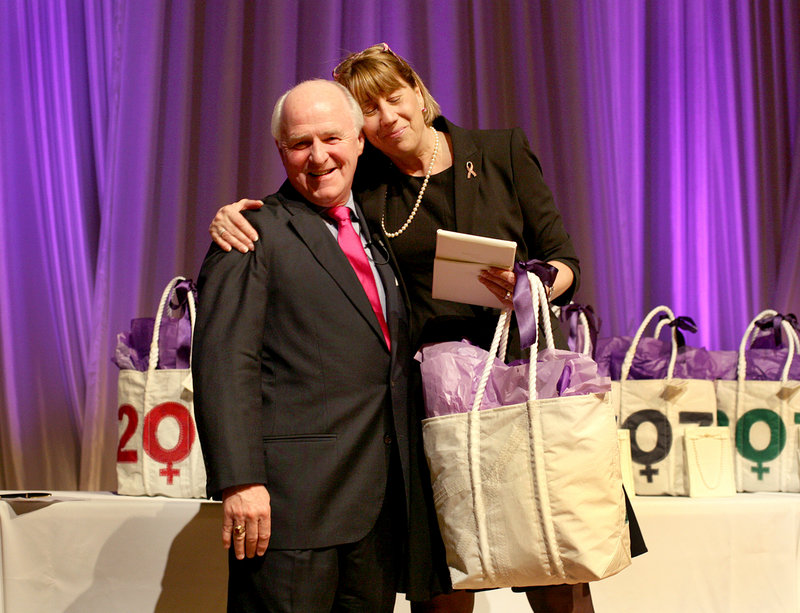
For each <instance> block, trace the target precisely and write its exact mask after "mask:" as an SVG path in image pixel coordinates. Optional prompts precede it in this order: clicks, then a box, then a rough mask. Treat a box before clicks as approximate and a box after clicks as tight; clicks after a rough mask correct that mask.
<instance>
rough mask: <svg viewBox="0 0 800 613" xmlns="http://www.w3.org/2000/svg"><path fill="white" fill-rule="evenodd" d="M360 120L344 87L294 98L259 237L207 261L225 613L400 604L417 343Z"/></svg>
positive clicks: (198, 394)
mask: <svg viewBox="0 0 800 613" xmlns="http://www.w3.org/2000/svg"><path fill="white" fill-rule="evenodd" d="M362 125H363V116H362V115H361V110H360V109H359V107H358V104H357V103H356V102H355V101H354V100H353V99H352V97H351V96H350V94H349V93H348V92H347V90H345V89H344V88H343V87H341V86H340V85H338V84H336V83H333V82H328V81H321V80H317V81H307V82H305V83H301V84H300V85H298V86H296V87H294V88H293V89H291V90H289V92H287V93H286V94H284V96H283V97H282V98H281V99H279V100H278V103H277V104H276V106H275V111H274V113H273V121H272V133H273V136H274V137H275V140H276V144H277V146H278V151H279V153H280V156H281V160H282V162H283V165H284V168H285V169H286V174H287V178H288V180H287V181H286V182H285V183H284V184H283V186H281V188H280V190H279V191H278V192H277V193H276V194H273V195H272V196H269V197H268V198H267V199H266V200H265V202H266V206H264V207H263V208H262V209H261V210H259V211H254V212H252V213H250V214H249V217H248V219H249V220H250V222H251V223H252V224H253V225H254V227H255V228H256V229H257V230H258V232H259V236H261V237H263V238H262V240H260V241H258V242H257V243H256V245H255V248H254V250H253V251H251V252H249V253H247V254H242V253H239V252H235V251H233V252H225V251H222V250H221V249H219V248H218V247H216V246H213V245H212V247H211V249H210V250H209V252H208V254H207V256H206V259H205V261H204V262H203V266H202V269H201V272H200V276H199V280H198V285H199V291H200V300H199V311H198V320H197V324H196V329H195V339H194V355H193V375H194V389H195V411H196V415H197V426H198V431H199V434H200V438H201V442H202V445H203V453H204V456H205V461H206V469H207V473H208V490H209V493H211V494H215V493H221V496H222V500H223V515H224V518H223V528H222V535H223V543H224V545H225V547H226V548H230V546H231V544H232V545H233V550H232V552H231V553H230V555H229V571H230V577H229V584H228V609H229V611H280V612H283V611H286V612H289V611H295V612H302V613H314V612H316V611H331V610H335V611H362V612H365V613H367V612H369V613H372V612H378V611H392V610H393V607H394V600H395V591H396V587H397V582H398V575H399V556H400V553H401V551H402V548H403V538H402V535H403V534H404V530H405V512H406V504H405V503H404V500H406V499H407V490H408V482H409V479H408V475H409V470H410V469H409V443H408V423H409V417H408V415H407V407H406V394H407V382H406V372H407V371H406V365H407V363H408V362H407V361H408V357H409V356H408V355H407V352H408V343H407V339H406V338H405V334H406V321H405V312H404V309H403V305H402V301H401V299H400V296H399V292H398V289H397V283H396V281H395V278H394V276H393V274H392V272H391V270H390V269H389V267H388V266H387V265H380V264H379V265H375V261H378V262H381V261H383V262H385V259H382V258H380V256H376V255H375V254H371V253H370V250H371V247H370V246H369V244H368V243H367V241H365V240H364V236H363V235H364V234H365V233H366V227H365V224H364V222H363V221H362V219H361V216H360V215H359V214H358V211H357V208H356V207H355V205H354V202H353V199H352V194H351V186H352V181H353V174H354V172H355V168H356V164H357V161H358V157H359V155H360V154H361V152H362V150H363V147H364V137H363V135H362V134H361V127H362ZM342 206H348V207H349V208H350V210H351V211H352V213H353V215H352V218H353V220H354V224H353V225H354V226H355V227H356V232H358V226H361V234H362V237H361V242H362V245H367V252H368V253H370V255H371V256H372V263H371V265H370V273H369V274H371V275H372V277H373V280H377V283H375V284H374V286H375V288H376V289H377V290H378V293H377V296H374V295H373V296H372V298H373V300H372V301H371V300H370V298H368V293H369V290H365V288H364V286H362V284H361V283H360V282H359V277H358V276H357V274H356V272H355V270H354V266H353V265H351V263H350V261H348V257H349V256H346V255H345V252H344V251H343V250H342V248H340V246H339V244H337V238H339V240H341V237H342V234H343V232H344V229H342V227H341V226H340V225H339V224H340V223H343V222H337V221H334V219H333V218H332V214H333V212H334V209H335V207H342ZM362 248H363V247H362ZM378 300H380V303H379V304H378V302H377V301H378ZM404 485H405V487H404ZM398 535H400V536H401V538H397V537H398Z"/></svg>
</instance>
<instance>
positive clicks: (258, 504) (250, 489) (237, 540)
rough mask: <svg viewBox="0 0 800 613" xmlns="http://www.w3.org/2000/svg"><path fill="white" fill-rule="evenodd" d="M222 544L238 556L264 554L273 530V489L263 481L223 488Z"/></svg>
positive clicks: (241, 557)
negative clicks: (270, 489)
mask: <svg viewBox="0 0 800 613" xmlns="http://www.w3.org/2000/svg"><path fill="white" fill-rule="evenodd" d="M222 513H223V519H222V544H223V545H224V546H225V549H230V547H231V541H233V550H234V553H235V554H236V559H237V560H243V559H244V557H245V555H247V557H248V558H252V557H253V556H254V555H259V556H263V555H264V552H266V551H267V545H269V537H270V535H271V534H272V519H271V516H270V513H271V512H270V506H269V492H267V488H266V487H264V486H263V485H261V484H259V483H250V484H247V485H237V486H235V487H229V488H227V489H225V490H224V491H223V492H222Z"/></svg>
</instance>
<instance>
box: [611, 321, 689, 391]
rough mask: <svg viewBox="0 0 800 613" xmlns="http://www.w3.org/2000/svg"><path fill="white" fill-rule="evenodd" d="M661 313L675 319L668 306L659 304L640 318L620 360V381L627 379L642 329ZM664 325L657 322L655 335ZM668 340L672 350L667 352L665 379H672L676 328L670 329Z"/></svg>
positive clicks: (642, 333)
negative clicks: (634, 334) (667, 362)
mask: <svg viewBox="0 0 800 613" xmlns="http://www.w3.org/2000/svg"><path fill="white" fill-rule="evenodd" d="M661 313H665V314H666V315H667V317H669V320H670V321H671V320H673V319H675V313H673V312H672V309H670V308H669V307H668V306H665V305H661V306H657V307H656V308H654V309H653V310H652V311H650V312H649V313H648V314H647V315H646V316H645V318H644V319H643V320H642V323H641V325H640V326H639V329H638V330H637V331H636V336H634V337H633V342H632V343H631V346H630V347H629V348H628V351H627V353H626V354H625V359H624V360H623V361H622V370H621V372H620V381H625V380H627V379H628V375H629V374H630V371H631V364H633V358H634V356H635V355H636V348H637V347H638V346H639V341H640V340H642V336H643V335H644V331H645V330H646V329H647V326H648V325H650V322H651V321H652V319H653V318H654V317H655V316H656V315H660V314H661ZM664 325H666V324H663V323H662V322H659V324H658V326H657V327H656V331H657V332H656V334H655V335H654V336H655V337H657V336H658V332H660V331H661V328H662V327H663V326H664ZM670 341H671V345H672V350H671V351H670V354H669V365H668V366H667V379H672V374H673V372H674V371H675V360H676V359H677V357H678V331H677V328H673V329H672V333H671V334H670Z"/></svg>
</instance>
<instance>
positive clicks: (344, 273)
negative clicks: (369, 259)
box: [281, 188, 385, 339]
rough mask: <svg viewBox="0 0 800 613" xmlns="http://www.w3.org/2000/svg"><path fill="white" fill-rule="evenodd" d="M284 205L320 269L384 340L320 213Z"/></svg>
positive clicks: (303, 205) (286, 202)
mask: <svg viewBox="0 0 800 613" xmlns="http://www.w3.org/2000/svg"><path fill="white" fill-rule="evenodd" d="M283 191H284V190H283V188H281V192H283ZM295 197H299V195H295ZM283 204H284V207H285V208H286V209H287V210H288V211H289V212H290V213H291V214H292V217H291V219H290V220H289V224H290V225H291V226H292V228H293V229H294V231H295V232H296V233H297V235H298V236H299V237H300V240H302V241H303V243H304V244H305V245H306V247H308V249H309V251H310V252H311V254H312V255H313V256H314V258H315V259H316V260H317V262H319V264H320V266H322V268H324V269H325V270H326V271H327V272H328V274H329V275H330V276H331V277H332V278H333V280H334V281H335V282H336V284H337V285H338V286H339V287H340V288H341V290H342V292H343V293H344V295H345V296H346V297H347V299H348V300H349V301H350V302H351V303H352V304H353V306H354V307H355V309H356V310H357V311H358V312H359V314H360V315H361V316H362V317H363V318H364V319H365V320H366V321H367V322H368V323H369V325H370V327H371V328H372V329H373V331H374V332H375V334H377V335H378V336H379V337H380V338H381V339H383V332H382V331H381V328H380V325H379V324H378V319H377V317H375V313H374V312H373V310H372V305H371V304H370V302H369V299H368V298H367V294H366V293H365V292H364V288H363V287H362V286H361V282H360V281H359V280H358V277H357V276H356V273H355V271H354V270H353V267H352V266H351V265H350V262H349V261H348V259H347V256H346V255H345V254H344V253H343V252H342V250H341V248H340V247H339V245H338V244H337V243H336V239H335V238H334V237H333V235H332V234H331V232H330V230H329V229H328V228H327V227H326V225H325V221H324V220H323V219H321V218H320V215H319V213H317V212H316V211H315V210H313V209H311V208H310V207H309V206H308V205H307V204H306V203H304V202H301V201H297V200H294V199H292V200H288V199H284V201H283ZM384 287H385V285H384Z"/></svg>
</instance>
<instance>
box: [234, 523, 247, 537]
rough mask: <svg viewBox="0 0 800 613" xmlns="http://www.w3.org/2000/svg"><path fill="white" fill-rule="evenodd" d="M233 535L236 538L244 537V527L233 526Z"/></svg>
mask: <svg viewBox="0 0 800 613" xmlns="http://www.w3.org/2000/svg"><path fill="white" fill-rule="evenodd" d="M233 535H234V536H235V537H236V538H243V537H244V526H243V525H242V524H239V525H237V526H234V527H233Z"/></svg>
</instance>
